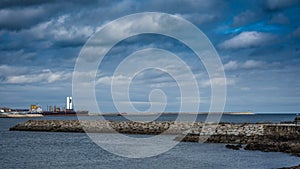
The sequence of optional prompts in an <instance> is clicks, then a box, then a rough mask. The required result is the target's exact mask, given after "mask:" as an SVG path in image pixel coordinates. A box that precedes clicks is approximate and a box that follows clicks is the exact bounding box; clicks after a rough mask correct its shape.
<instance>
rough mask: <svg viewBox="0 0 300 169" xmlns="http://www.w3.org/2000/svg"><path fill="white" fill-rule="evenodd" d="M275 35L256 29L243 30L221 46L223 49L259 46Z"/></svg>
mask: <svg viewBox="0 0 300 169" xmlns="http://www.w3.org/2000/svg"><path fill="white" fill-rule="evenodd" d="M274 38H275V37H274V35H271V34H268V33H261V32H256V31H250V32H242V33H240V34H238V35H236V36H234V37H232V38H231V39H228V40H225V41H224V42H222V43H221V44H219V47H220V48H221V49H241V48H252V47H259V46H263V45H265V44H267V43H268V42H270V41H271V40H272V39H274Z"/></svg>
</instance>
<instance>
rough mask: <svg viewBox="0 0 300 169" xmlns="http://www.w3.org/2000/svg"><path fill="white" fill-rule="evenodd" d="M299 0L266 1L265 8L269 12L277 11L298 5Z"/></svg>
mask: <svg viewBox="0 0 300 169" xmlns="http://www.w3.org/2000/svg"><path fill="white" fill-rule="evenodd" d="M299 2H300V1H299V0H267V8H268V9H270V10H279V9H283V8H287V7H290V6H292V5H296V4H298V3H299Z"/></svg>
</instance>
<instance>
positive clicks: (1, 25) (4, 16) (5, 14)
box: [0, 7, 49, 30]
mask: <svg viewBox="0 0 300 169" xmlns="http://www.w3.org/2000/svg"><path fill="white" fill-rule="evenodd" d="M47 17H49V13H47V10H46V9H44V8H42V7H37V8H22V9H2V10H0V29H8V30H20V29H23V28H30V27H31V26H32V25H35V24H37V23H39V22H41V21H43V20H45V18H47Z"/></svg>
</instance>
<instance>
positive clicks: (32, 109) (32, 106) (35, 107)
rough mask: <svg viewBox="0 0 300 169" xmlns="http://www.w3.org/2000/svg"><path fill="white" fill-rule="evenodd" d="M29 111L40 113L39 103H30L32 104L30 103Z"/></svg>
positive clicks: (41, 110)
mask: <svg viewBox="0 0 300 169" xmlns="http://www.w3.org/2000/svg"><path fill="white" fill-rule="evenodd" d="M29 111H30V112H32V113H42V112H43V109H42V106H41V105H38V104H37V105H36V104H32V105H30V109H29Z"/></svg>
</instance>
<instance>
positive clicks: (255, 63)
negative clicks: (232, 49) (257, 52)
mask: <svg viewBox="0 0 300 169" xmlns="http://www.w3.org/2000/svg"><path fill="white" fill-rule="evenodd" d="M263 64H264V62H261V61H256V60H247V61H246V62H245V63H243V64H242V65H241V68H245V69H253V68H258V67H261V66H262V65H263Z"/></svg>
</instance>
